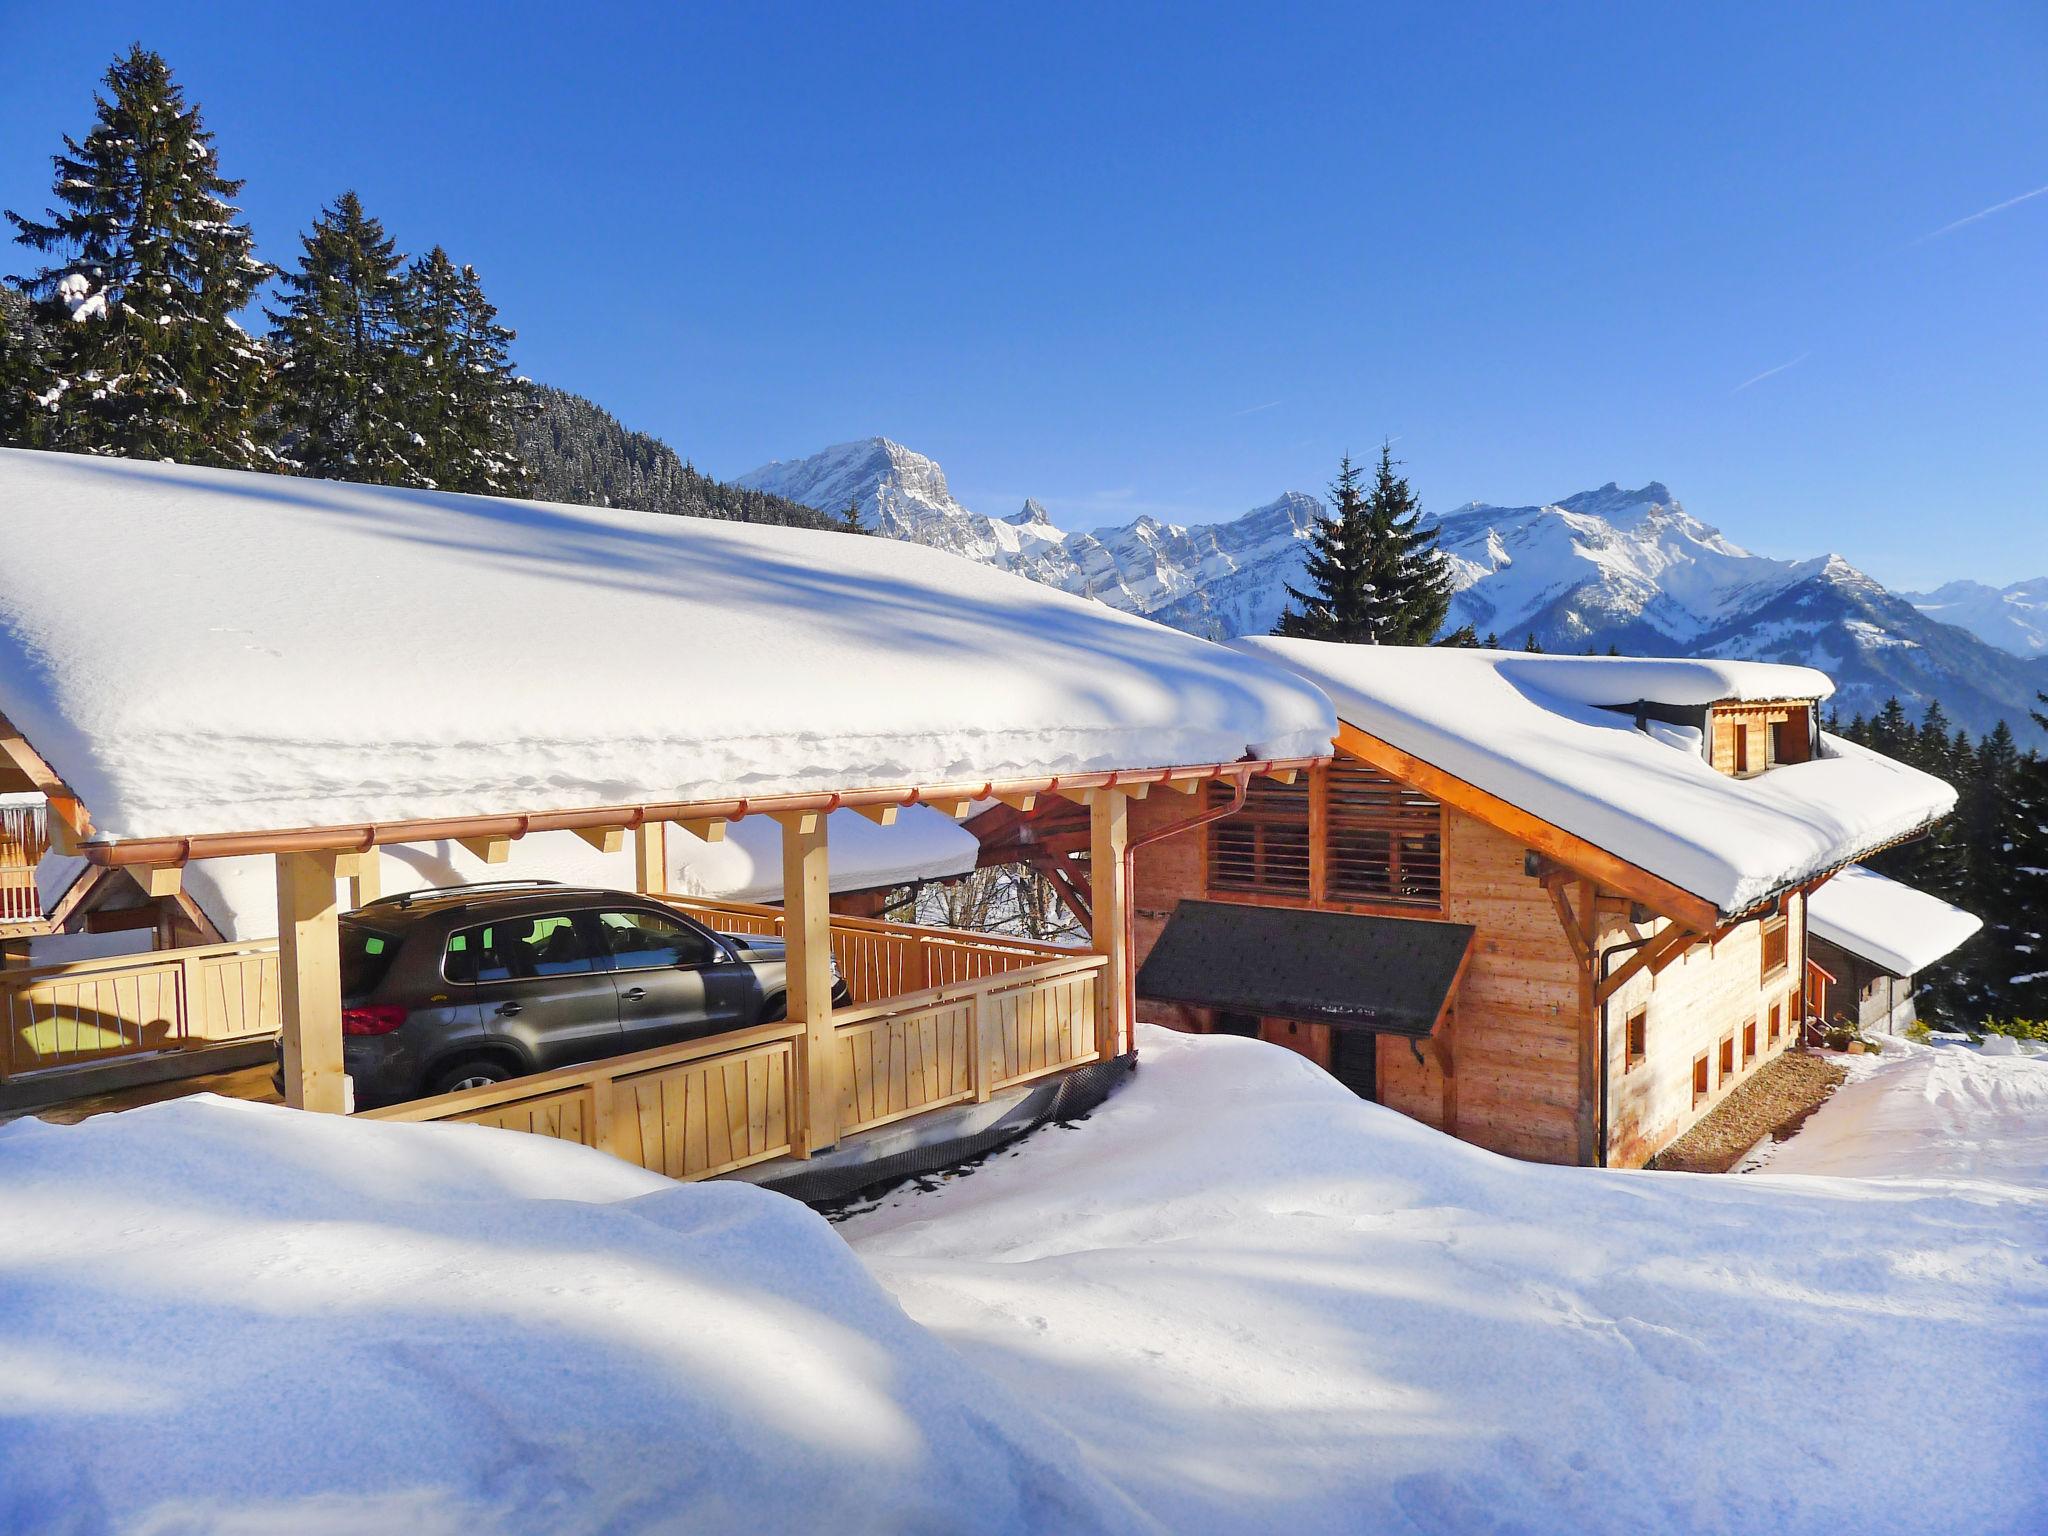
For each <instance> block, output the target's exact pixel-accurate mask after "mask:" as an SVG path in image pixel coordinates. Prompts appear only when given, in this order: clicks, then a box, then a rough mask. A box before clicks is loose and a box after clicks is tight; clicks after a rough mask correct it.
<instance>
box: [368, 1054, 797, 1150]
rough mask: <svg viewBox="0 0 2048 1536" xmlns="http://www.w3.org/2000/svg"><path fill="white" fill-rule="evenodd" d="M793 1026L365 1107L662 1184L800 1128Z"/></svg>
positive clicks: (790, 1144)
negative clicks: (631, 1170)
mask: <svg viewBox="0 0 2048 1536" xmlns="http://www.w3.org/2000/svg"><path fill="white" fill-rule="evenodd" d="M803 1049H804V1032H803V1029H802V1027H801V1026H799V1025H796V1024H786V1023H777V1024H764V1025H761V1026H760V1027H759V1028H757V1029H749V1030H743V1031H740V1032H739V1033H736V1034H730V1035H714V1036H712V1037H711V1038H710V1039H707V1040H693V1041H690V1042H689V1043H688V1044H685V1045H668V1046H659V1047H657V1048H656V1049H654V1050H651V1051H636V1052H635V1053H634V1054H632V1055H630V1056H613V1057H611V1058H609V1059H607V1060H604V1061H596V1062H591V1063H589V1064H588V1065H586V1066H580V1067H565V1068H563V1069H562V1070H560V1071H557V1072H543V1073H541V1074H539V1075H538V1076H534V1077H520V1078H514V1079H513V1080H512V1081H511V1082H508V1083H495V1084H493V1085H491V1086H490V1087H488V1088H468V1089H464V1090H463V1091H462V1092H460V1093H444V1094H442V1095H441V1096H440V1097H438V1098H432V1099H418V1100H415V1101H414V1102H412V1103H410V1104H396V1105H393V1106H392V1107H391V1108H389V1109H373V1110H367V1111H365V1112H364V1118H366V1119H370V1120H415V1121H417V1120H454V1121H460V1122H463V1123H465V1124H468V1125H489V1126H496V1127H498V1128H500V1129H503V1130H512V1131H528V1132H531V1133H533V1134H534V1135H537V1136H553V1137H555V1138H556V1139H557V1140H560V1141H573V1142H579V1143H581V1144H582V1145H583V1146H586V1147H595V1148H597V1149H598V1150H599V1151H601V1152H609V1153H611V1154H612V1155H613V1156H614V1157H620V1158H624V1159H625V1160H626V1161H627V1162H629V1163H637V1164H639V1165H640V1166H641V1167H642V1168H649V1169H652V1170H653V1171H654V1172H656V1173H665V1174H667V1175H668V1176H669V1177H670V1178H672V1179H705V1178H709V1177H711V1176H712V1175H713V1174H718V1173H730V1172H731V1171H732V1170H733V1169H735V1168H744V1167H746V1166H747V1165H748V1164H749V1163H758V1162H762V1161H764V1160H766V1159H768V1158H771V1157H781V1156H785V1155H786V1154H788V1153H789V1152H791V1151H792V1150H794V1148H795V1146H796V1139H797V1135H798V1132H799V1130H800V1128H801V1127H802V1125H803V1108H802V1105H803V1099H802V1082H803V1068H802V1057H803Z"/></svg>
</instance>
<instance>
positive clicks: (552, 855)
mask: <svg viewBox="0 0 2048 1536" xmlns="http://www.w3.org/2000/svg"><path fill="white" fill-rule="evenodd" d="M666 845H667V850H668V888H669V889H670V890H671V891H673V892H675V893H676V894H677V895H680V896H705V897H713V898H717V899H720V900H726V901H780V900H781V899H782V829H781V827H780V826H779V825H778V824H777V823H776V821H775V820H774V819H773V818H772V817H768V816H749V817H747V818H746V819H745V820H742V821H735V822H731V823H729V824H728V825H727V827H726V829H725V840H724V841H723V842H718V843H707V842H705V841H703V840H702V839H700V838H697V837H694V836H692V835H691V834H690V833H688V832H685V831H684V830H683V829H682V828H681V827H673V826H672V827H670V828H668V835H667V838H666ZM826 846H827V848H828V849H829V850H830V855H831V856H830V858H829V859H828V860H827V862H828V864H829V865H830V868H831V875H832V889H833V890H834V891H835V892H837V891H866V890H873V889H875V888H877V887H881V886H892V885H908V884H910V883H912V882H914V881H918V880H940V879H944V878H946V877H948V876H951V875H963V874H965V873H967V871H969V870H971V869H973V868H974V861H975V858H976V856H977V855H978V854H979V853H980V851H981V845H980V844H979V843H978V842H977V841H976V840H975V837H974V834H973V833H972V832H969V831H968V830H967V829H966V828H965V827H963V826H961V825H960V824H959V823H958V822H956V821H954V820H953V818H952V817H950V816H947V815H945V814H943V813H942V812H939V811H935V810H933V809H932V808H931V807H929V806H916V805H914V806H908V807H906V808H905V809H904V810H903V811H902V812H900V813H899V814H898V816H897V820H896V825H895V826H893V827H880V826H877V825H875V823H873V822H871V821H869V820H868V819H867V818H866V817H864V816H861V815H859V814H858V813H856V812H854V811H834V812H833V813H832V814H831V816H829V817H828V818H826ZM381 851H382V853H383V855H384V863H383V893H384V894H385V895H386V896H398V895H402V894H403V893H404V892H406V891H423V890H428V889H430V888H432V887H435V886H447V885H465V884H468V883H470V882H472V881H478V880H559V881H561V882H562V883H564V884H566V885H595V886H605V887H609V888H611V889H613V890H621V891H630V890H631V889H633V876H634V870H633V850H632V845H631V842H630V840H629V841H628V844H627V846H626V847H625V848H624V849H622V850H621V851H619V852H618V853H602V852H600V851H599V850H597V849H596V848H593V847H591V845H590V844H589V843H587V842H585V841H584V840H583V839H582V838H580V837H578V836H577V835H576V834H575V833H573V832H535V833H532V834H530V835H528V836H526V837H522V838H520V839H518V840H517V841H516V842H514V843H513V844H512V847H511V850H510V852H509V853H508V854H507V856H506V859H505V862H504V863H502V864H486V863H485V862H484V861H483V860H482V859H480V858H478V857H477V856H476V855H475V854H473V853H471V852H470V851H469V850H468V849H467V848H464V847H463V846H462V845H461V844H460V843H452V842H445V841H443V842H432V843H390V844H386V845H385V847H384V848H383V849H382V850H381ZM52 857H54V855H53V856H52ZM48 862H50V860H49V858H45V859H44V863H46V864H47V863H48ZM185 888H186V890H187V891H189V892H190V893H191V896H192V899H193V900H194V901H196V902H198V903H199V905H200V908H201V909H202V910H203V911H204V912H205V913H206V915H207V916H208V917H210V918H212V919H213V921H214V924H215V926H216V927H218V928H219V929H220V930H221V933H222V935H223V936H224V937H227V938H230V939H267V938H273V937H275V936H276V933H277V875H276V871H275V869H274V867H273V864H272V861H271V859H270V858H269V857H268V856H267V855H261V854H259V855H255V856H253V857H247V858H230V859H202V860H199V861H197V862H195V863H193V864H190V865H188V866H187V867H186V870H185Z"/></svg>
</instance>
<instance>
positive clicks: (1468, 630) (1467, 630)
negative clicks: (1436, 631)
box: [1436, 624, 1479, 651]
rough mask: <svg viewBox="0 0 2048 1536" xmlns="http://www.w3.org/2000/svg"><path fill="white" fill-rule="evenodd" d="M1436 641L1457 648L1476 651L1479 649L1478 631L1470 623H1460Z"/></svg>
mask: <svg viewBox="0 0 2048 1536" xmlns="http://www.w3.org/2000/svg"><path fill="white" fill-rule="evenodd" d="M1436 643H1437V644H1438V645H1445V646H1450V647H1452V648H1454V649H1457V650H1466V651H1476V650H1477V649H1479V631H1478V630H1477V629H1476V628H1475V627H1474V626H1472V625H1470V624H1460V625H1459V626H1458V627H1457V628H1456V629H1454V630H1452V631H1451V632H1450V633H1449V634H1447V635H1445V636H1444V637H1443V639H1441V640H1439V641H1437V642H1436Z"/></svg>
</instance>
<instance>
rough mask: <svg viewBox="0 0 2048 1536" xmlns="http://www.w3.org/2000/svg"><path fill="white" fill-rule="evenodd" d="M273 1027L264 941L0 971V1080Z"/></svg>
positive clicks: (272, 980)
mask: <svg viewBox="0 0 2048 1536" xmlns="http://www.w3.org/2000/svg"><path fill="white" fill-rule="evenodd" d="M277 1027H278V991H277V944H276V942H275V941H274V940H262V941H259V942H255V943H247V944H210V945H206V946H203V947H201V948H197V949H172V950H164V951H161V952H159V953H155V954H143V955H113V956H109V957H107V958H105V959H101V960H82V961H78V962H76V963H74V964H71V965H47V966H37V967H34V968H32V969H26V970H14V969H4V970H0V1081H5V1080H7V1079H9V1078H13V1077H18V1076H20V1075H21V1074H23V1073H25V1072H36V1071H41V1070H43V1069H44V1068H48V1067H70V1066H79V1065H82V1064H84V1063H87V1062H93V1061H102V1060H105V1059H107V1058H108V1057H114V1056H133V1055H138V1054H141V1053H143V1052H147V1051H167V1050H185V1049H189V1048H191V1047H194V1046H201V1045H214V1044H218V1043H220V1042H222V1041H227V1040H247V1039H251V1038H253V1037H256V1036H260V1035H266V1034H275V1033H276V1032H277Z"/></svg>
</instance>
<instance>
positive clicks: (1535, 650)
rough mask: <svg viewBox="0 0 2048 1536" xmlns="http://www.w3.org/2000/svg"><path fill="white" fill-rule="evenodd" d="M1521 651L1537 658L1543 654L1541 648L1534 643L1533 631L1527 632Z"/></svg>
mask: <svg viewBox="0 0 2048 1536" xmlns="http://www.w3.org/2000/svg"><path fill="white" fill-rule="evenodd" d="M1522 649H1523V650H1525V651H1528V652H1530V653H1532V654H1534V655H1539V656H1540V655H1541V654H1542V653H1543V647H1542V646H1540V645H1538V644H1537V643H1536V631H1535V630H1533V629H1532V630H1530V631H1529V638H1528V639H1526V640H1524V641H1523V642H1522Z"/></svg>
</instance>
